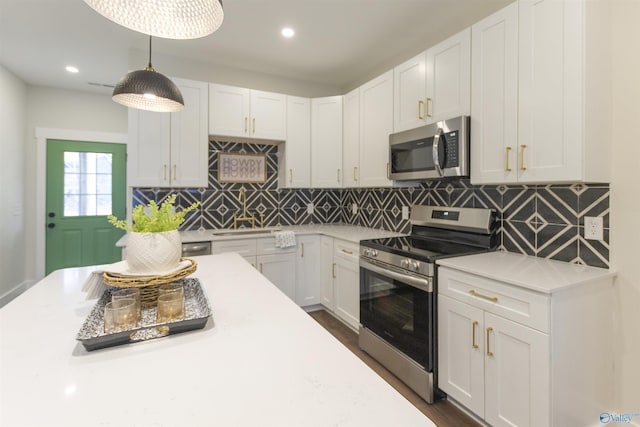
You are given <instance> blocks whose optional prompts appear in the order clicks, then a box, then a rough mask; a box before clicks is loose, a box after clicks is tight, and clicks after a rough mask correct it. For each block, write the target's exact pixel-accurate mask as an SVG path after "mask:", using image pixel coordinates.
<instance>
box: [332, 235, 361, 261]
mask: <svg viewBox="0 0 640 427" xmlns="http://www.w3.org/2000/svg"><path fill="white" fill-rule="evenodd" d="M359 251H360V245H359V244H358V243H352V242H347V241H344V240H338V239H335V240H334V241H333V256H334V258H342V259H346V260H348V261H352V262H358V258H359V256H360V252H359Z"/></svg>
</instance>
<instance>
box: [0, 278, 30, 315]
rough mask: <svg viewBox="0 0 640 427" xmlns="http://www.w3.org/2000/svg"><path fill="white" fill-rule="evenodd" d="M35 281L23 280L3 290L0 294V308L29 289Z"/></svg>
mask: <svg viewBox="0 0 640 427" xmlns="http://www.w3.org/2000/svg"><path fill="white" fill-rule="evenodd" d="M35 284H36V282H35V281H34V280H25V281H24V282H22V283H20V284H19V285H17V286H15V287H14V288H13V289H10V290H9V291H7V292H5V293H4V294H3V295H2V296H0V308H2V307H4V306H5V305H7V304H9V303H10V302H11V301H13V300H14V299H15V298H16V297H17V296H18V295H20V294H21V293H23V292H24V291H26V290H27V289H29V288H30V287H31V286H33V285H35Z"/></svg>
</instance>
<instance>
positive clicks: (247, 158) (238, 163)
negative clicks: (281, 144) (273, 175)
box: [218, 153, 267, 184]
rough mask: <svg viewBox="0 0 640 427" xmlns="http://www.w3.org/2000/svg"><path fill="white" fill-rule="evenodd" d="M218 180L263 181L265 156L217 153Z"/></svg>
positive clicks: (265, 171)
mask: <svg viewBox="0 0 640 427" xmlns="http://www.w3.org/2000/svg"><path fill="white" fill-rule="evenodd" d="M218 181H219V182H221V183H226V182H233V183H259V184H261V183H264V182H266V181H267V158H266V156H265V155H264V154H238V153H218Z"/></svg>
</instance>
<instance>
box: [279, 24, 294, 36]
mask: <svg viewBox="0 0 640 427" xmlns="http://www.w3.org/2000/svg"><path fill="white" fill-rule="evenodd" d="M281 33H282V35H283V36H284V37H286V38H291V37H293V35H294V34H295V33H296V32H295V31H293V28H289V27H285V28H283V29H282V31H281Z"/></svg>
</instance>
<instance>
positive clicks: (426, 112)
mask: <svg viewBox="0 0 640 427" xmlns="http://www.w3.org/2000/svg"><path fill="white" fill-rule="evenodd" d="M470 64H471V30H470V29H466V30H464V31H461V32H460V33H458V34H455V35H454V36H452V37H449V38H448V39H446V40H444V41H442V42H440V43H438V44H437V45H435V46H433V47H431V48H429V49H428V50H427V51H426V52H423V53H421V54H420V55H417V56H416V57H414V58H412V59H410V60H408V61H406V62H404V63H403V64H400V65H398V66H397V67H395V68H394V121H393V124H394V128H393V129H394V132H400V131H403V130H407V129H413V128H416V127H419V126H421V125H425V124H429V123H433V122H437V121H440V120H444V119H448V118H451V117H456V116H460V115H469V111H470V93H471V92H470V80H471V65H470Z"/></svg>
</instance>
